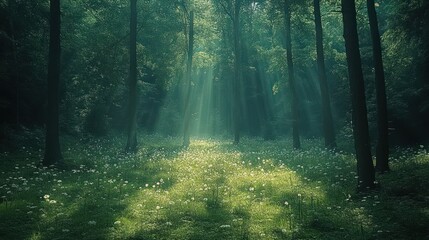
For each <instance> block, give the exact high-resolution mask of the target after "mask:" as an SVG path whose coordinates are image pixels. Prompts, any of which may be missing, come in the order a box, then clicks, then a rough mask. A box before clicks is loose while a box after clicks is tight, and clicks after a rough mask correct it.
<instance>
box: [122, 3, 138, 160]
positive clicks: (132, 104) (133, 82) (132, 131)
mask: <svg viewBox="0 0 429 240" xmlns="http://www.w3.org/2000/svg"><path fill="white" fill-rule="evenodd" d="M130 7H131V8H130V10H131V16H130V76H129V89H128V90H129V95H128V97H129V98H128V126H127V129H128V138H127V146H126V147H125V151H127V152H135V151H136V150H137V51H136V44H137V43H136V42H137V0H130Z"/></svg>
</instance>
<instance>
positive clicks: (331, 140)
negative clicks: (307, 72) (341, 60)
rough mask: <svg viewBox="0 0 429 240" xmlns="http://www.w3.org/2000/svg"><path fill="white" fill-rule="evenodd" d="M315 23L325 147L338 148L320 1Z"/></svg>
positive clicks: (316, 9) (316, 0)
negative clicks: (327, 71) (327, 74)
mask: <svg viewBox="0 0 429 240" xmlns="http://www.w3.org/2000/svg"><path fill="white" fill-rule="evenodd" d="M314 22H315V25H316V51H317V70H318V75H319V83H320V92H321V96H322V118H323V135H324V137H325V147H327V148H328V149H333V148H335V147H336V143H335V132H334V124H333V120H332V111H331V101H330V99H329V89H328V81H327V78H326V70H325V54H324V51H323V29H322V19H321V15H320V0H314Z"/></svg>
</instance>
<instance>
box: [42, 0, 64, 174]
mask: <svg viewBox="0 0 429 240" xmlns="http://www.w3.org/2000/svg"><path fill="white" fill-rule="evenodd" d="M60 28H61V16H60V0H50V35H49V63H48V94H47V97H48V109H47V119H46V120H47V121H46V140H45V157H44V159H43V165H45V166H49V165H52V164H56V163H60V162H61V161H62V159H63V157H62V154H61V149H60V139H59V102H60V96H59V85H60V57H61V44H60V32H61V31H60Z"/></svg>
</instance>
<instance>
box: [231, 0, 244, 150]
mask: <svg viewBox="0 0 429 240" xmlns="http://www.w3.org/2000/svg"><path fill="white" fill-rule="evenodd" d="M240 7H241V0H236V1H235V4H234V17H233V31H234V82H233V85H232V94H233V97H232V98H233V129H234V144H238V143H239V142H240V125H241V106H240V105H241V104H240V99H241V98H240V83H241V77H242V67H241V44H240Z"/></svg>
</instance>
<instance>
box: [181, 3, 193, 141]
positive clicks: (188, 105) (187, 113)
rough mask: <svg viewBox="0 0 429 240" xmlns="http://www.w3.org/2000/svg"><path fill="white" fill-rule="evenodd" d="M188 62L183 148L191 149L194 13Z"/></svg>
mask: <svg viewBox="0 0 429 240" xmlns="http://www.w3.org/2000/svg"><path fill="white" fill-rule="evenodd" d="M188 38H189V40H188V61H187V63H186V78H187V90H186V99H185V114H184V121H183V147H189V144H190V140H189V124H190V120H191V86H192V84H191V82H192V57H193V55H194V12H193V11H191V12H190V13H189V36H188Z"/></svg>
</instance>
